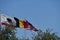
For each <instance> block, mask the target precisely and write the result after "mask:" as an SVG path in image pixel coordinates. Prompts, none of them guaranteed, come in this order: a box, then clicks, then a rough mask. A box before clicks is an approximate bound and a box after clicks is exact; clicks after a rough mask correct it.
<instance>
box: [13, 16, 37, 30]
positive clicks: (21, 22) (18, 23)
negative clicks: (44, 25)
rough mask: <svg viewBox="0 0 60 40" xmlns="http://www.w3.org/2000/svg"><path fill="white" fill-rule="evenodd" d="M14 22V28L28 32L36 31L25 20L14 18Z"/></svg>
mask: <svg viewBox="0 0 60 40" xmlns="http://www.w3.org/2000/svg"><path fill="white" fill-rule="evenodd" d="M14 19H15V21H16V27H18V28H25V29H28V30H34V31H38V29H37V28H35V27H34V26H33V25H32V24H31V23H30V22H28V21H27V20H20V19H18V18H16V17H14Z"/></svg>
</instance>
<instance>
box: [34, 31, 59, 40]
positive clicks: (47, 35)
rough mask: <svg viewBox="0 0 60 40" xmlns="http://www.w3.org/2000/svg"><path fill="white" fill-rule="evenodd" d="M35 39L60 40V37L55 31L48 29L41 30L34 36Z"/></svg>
mask: <svg viewBox="0 0 60 40" xmlns="http://www.w3.org/2000/svg"><path fill="white" fill-rule="evenodd" d="M33 40H60V37H58V36H57V35H56V34H55V33H51V32H50V31H49V30H46V32H43V31H42V30H39V31H38V32H37V35H36V36H33Z"/></svg>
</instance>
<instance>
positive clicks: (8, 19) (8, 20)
mask: <svg viewBox="0 0 60 40" xmlns="http://www.w3.org/2000/svg"><path fill="white" fill-rule="evenodd" d="M0 17H1V18H0V20H1V22H0V23H1V24H2V25H5V26H9V27H15V25H16V21H15V20H14V18H11V17H8V16H6V15H4V14H0Z"/></svg>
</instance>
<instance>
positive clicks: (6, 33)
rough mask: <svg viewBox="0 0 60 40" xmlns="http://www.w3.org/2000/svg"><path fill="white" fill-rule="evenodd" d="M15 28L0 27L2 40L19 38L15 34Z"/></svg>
mask: <svg viewBox="0 0 60 40" xmlns="http://www.w3.org/2000/svg"><path fill="white" fill-rule="evenodd" d="M15 33H16V32H15V30H13V29H11V28H9V27H5V28H3V29H2V28H1V29H0V40H18V39H17V37H16V36H15Z"/></svg>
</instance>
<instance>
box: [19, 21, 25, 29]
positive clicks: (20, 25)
mask: <svg viewBox="0 0 60 40" xmlns="http://www.w3.org/2000/svg"><path fill="white" fill-rule="evenodd" d="M19 27H20V28H24V25H23V20H19Z"/></svg>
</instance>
